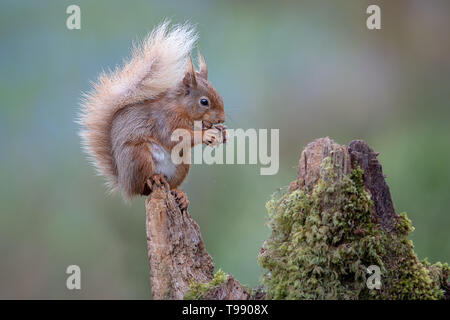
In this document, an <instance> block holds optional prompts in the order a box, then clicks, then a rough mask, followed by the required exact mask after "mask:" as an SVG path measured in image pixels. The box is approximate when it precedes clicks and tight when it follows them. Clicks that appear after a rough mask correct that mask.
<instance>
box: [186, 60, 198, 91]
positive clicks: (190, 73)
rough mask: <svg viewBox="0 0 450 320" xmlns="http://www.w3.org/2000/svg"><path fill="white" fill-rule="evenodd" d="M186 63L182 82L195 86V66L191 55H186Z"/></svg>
mask: <svg viewBox="0 0 450 320" xmlns="http://www.w3.org/2000/svg"><path fill="white" fill-rule="evenodd" d="M186 59H187V63H186V72H185V74H184V79H183V83H184V84H185V85H186V86H187V87H196V86H197V79H196V76H195V68H194V64H193V63H192V58H191V55H190V54H188V55H187V58H186Z"/></svg>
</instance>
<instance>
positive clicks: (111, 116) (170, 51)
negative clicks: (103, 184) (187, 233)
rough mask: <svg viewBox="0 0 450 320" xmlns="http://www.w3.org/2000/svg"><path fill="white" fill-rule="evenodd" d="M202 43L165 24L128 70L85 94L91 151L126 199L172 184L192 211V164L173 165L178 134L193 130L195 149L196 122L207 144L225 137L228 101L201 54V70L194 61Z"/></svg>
mask: <svg viewBox="0 0 450 320" xmlns="http://www.w3.org/2000/svg"><path fill="white" fill-rule="evenodd" d="M196 40H197V34H196V32H195V30H194V29H193V28H192V27H191V26H190V25H189V24H184V25H176V26H174V27H172V28H169V22H168V21H166V22H163V23H162V24H161V25H159V26H158V27H156V28H155V29H154V30H153V31H152V32H151V33H150V34H149V35H148V36H147V38H146V39H145V40H144V41H143V42H142V43H140V44H138V45H137V46H135V47H134V49H133V52H132V56H131V58H130V59H129V60H128V61H126V62H124V65H123V66H122V67H117V68H116V69H115V70H114V71H112V72H110V73H108V74H107V73H105V72H103V73H102V74H100V76H99V78H98V80H97V82H96V83H94V85H93V89H92V91H91V92H90V93H88V94H86V95H85V96H84V99H83V102H82V106H81V116H80V121H79V122H80V123H81V125H82V130H81V132H80V135H81V137H82V141H83V146H84V149H85V151H86V152H87V154H88V156H89V157H90V159H91V160H92V161H93V163H94V165H95V167H96V169H97V171H98V173H99V174H100V175H102V176H104V177H105V178H106V180H107V185H108V186H109V187H110V189H111V190H113V191H114V190H117V189H119V190H120V191H121V192H122V194H123V196H124V198H126V199H130V198H132V197H133V196H137V195H149V194H150V193H151V191H152V189H153V188H154V187H155V186H165V187H166V188H170V190H171V192H172V194H173V195H174V196H175V198H176V199H177V201H178V203H179V205H180V207H181V209H182V210H184V209H186V208H187V206H188V201H187V199H186V196H185V195H184V193H183V192H182V191H180V190H179V189H177V188H178V186H179V185H180V184H181V183H182V182H183V180H184V179H185V178H186V176H187V174H188V172H189V167H190V166H189V164H184V163H182V164H178V165H175V164H174V163H173V162H172V160H171V150H172V148H173V147H174V146H175V145H176V144H177V142H176V141H171V134H172V132H173V131H174V130H176V129H180V128H181V129H186V130H188V131H189V132H191V137H192V144H191V146H194V139H193V137H194V134H193V130H194V121H202V123H203V130H202V137H203V138H202V142H203V143H205V144H212V143H214V142H217V140H220V141H222V140H223V138H224V136H225V130H226V129H225V126H224V125H221V123H223V122H225V112H224V105H223V101H222V97H221V96H220V95H219V94H218V93H217V91H216V89H214V87H213V86H212V85H211V84H210V83H209V82H208V71H207V66H206V62H205V60H204V58H203V56H202V55H201V54H200V52H198V57H199V71H196V70H195V68H194V66H193V63H192V59H191V57H190V52H191V50H192V47H193V46H194V44H195V42H196ZM214 140H216V141H214Z"/></svg>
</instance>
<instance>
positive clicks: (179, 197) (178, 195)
mask: <svg viewBox="0 0 450 320" xmlns="http://www.w3.org/2000/svg"><path fill="white" fill-rule="evenodd" d="M170 193H171V194H172V195H173V196H174V198H175V200H176V202H177V203H178V207H179V208H180V210H181V212H184V211H186V210H187V208H188V206H189V200H188V199H187V197H186V194H185V193H184V192H183V191H181V190H179V189H175V190H171V191H170Z"/></svg>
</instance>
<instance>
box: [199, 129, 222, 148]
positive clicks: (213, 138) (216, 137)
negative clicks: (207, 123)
mask: <svg viewBox="0 0 450 320" xmlns="http://www.w3.org/2000/svg"><path fill="white" fill-rule="evenodd" d="M222 142H223V135H222V132H221V131H220V130H219V129H216V128H211V129H208V130H206V131H204V132H203V143H204V144H206V145H208V146H218V145H219V144H221V143H222Z"/></svg>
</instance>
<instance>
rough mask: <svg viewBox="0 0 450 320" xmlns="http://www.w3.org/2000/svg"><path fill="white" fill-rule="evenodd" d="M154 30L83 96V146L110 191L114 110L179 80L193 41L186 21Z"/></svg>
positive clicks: (113, 184) (113, 175) (113, 180)
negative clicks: (120, 64)
mask: <svg viewBox="0 0 450 320" xmlns="http://www.w3.org/2000/svg"><path fill="white" fill-rule="evenodd" d="M169 23H170V22H169V21H165V22H163V23H162V24H160V25H159V26H158V27H156V28H155V29H154V30H153V31H152V32H151V33H150V34H149V35H148V36H147V37H146V39H145V40H143V41H142V42H141V43H139V44H137V45H134V48H133V52H132V55H131V58H130V59H129V60H128V61H125V62H124V64H123V66H121V67H116V68H115V70H114V71H111V72H109V73H106V72H102V73H101V74H100V76H99V78H98V80H97V81H96V82H95V83H94V84H93V89H92V91H91V92H89V93H87V94H85V95H84V97H83V101H82V103H81V114H80V118H79V121H78V122H79V123H80V124H81V126H82V129H81V131H80V136H81V138H82V143H83V148H84V149H85V151H86V153H87V154H88V156H89V158H90V159H91V160H92V162H93V163H94V165H95V167H96V169H97V172H98V173H99V174H100V175H102V176H104V177H105V178H106V180H107V184H108V186H109V187H110V189H111V190H114V189H116V188H117V168H116V165H115V162H114V158H113V155H112V145H111V137H110V131H111V124H112V121H113V119H114V115H115V114H116V112H117V111H119V110H120V109H122V108H125V107H126V106H128V105H132V104H136V103H138V102H141V101H143V100H146V99H150V98H153V97H155V96H157V95H159V94H161V93H163V92H165V91H167V90H169V89H171V88H173V87H174V86H176V85H177V84H178V83H179V82H180V81H182V79H183V76H184V72H185V70H186V60H187V59H186V57H187V55H188V54H189V52H190V51H191V50H192V47H193V46H194V44H195V41H196V40H197V34H196V32H195V30H194V28H193V27H192V26H191V25H190V24H188V23H186V24H183V25H176V26H173V27H172V28H169Z"/></svg>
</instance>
